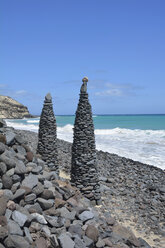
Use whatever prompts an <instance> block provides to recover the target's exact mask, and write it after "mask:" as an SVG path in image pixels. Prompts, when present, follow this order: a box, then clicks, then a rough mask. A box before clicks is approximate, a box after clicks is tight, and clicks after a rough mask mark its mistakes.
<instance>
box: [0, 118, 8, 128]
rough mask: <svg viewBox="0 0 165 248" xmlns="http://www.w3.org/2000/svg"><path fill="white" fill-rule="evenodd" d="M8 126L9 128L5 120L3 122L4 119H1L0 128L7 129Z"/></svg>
mask: <svg viewBox="0 0 165 248" xmlns="http://www.w3.org/2000/svg"><path fill="white" fill-rule="evenodd" d="M6 126H7V125H6V122H5V120H3V119H2V118H0V128H2V127H6Z"/></svg>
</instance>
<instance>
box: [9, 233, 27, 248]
mask: <svg viewBox="0 0 165 248" xmlns="http://www.w3.org/2000/svg"><path fill="white" fill-rule="evenodd" d="M5 246H6V248H13V247H17V248H30V245H29V243H28V242H27V241H26V240H25V239H24V238H23V237H20V236H18V235H10V236H8V237H7V239H5Z"/></svg>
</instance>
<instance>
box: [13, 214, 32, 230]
mask: <svg viewBox="0 0 165 248" xmlns="http://www.w3.org/2000/svg"><path fill="white" fill-rule="evenodd" d="M12 218H13V220H14V221H15V222H17V223H18V225H19V226H20V227H22V226H24V224H25V222H26V221H27V219H28V218H27V216H26V215H25V214H23V213H21V212H19V211H17V210H15V211H14V212H13V214H12Z"/></svg>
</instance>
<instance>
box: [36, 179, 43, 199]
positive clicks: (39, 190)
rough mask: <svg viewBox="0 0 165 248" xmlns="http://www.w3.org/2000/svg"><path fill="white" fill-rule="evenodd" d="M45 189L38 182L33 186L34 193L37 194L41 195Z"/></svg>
mask: <svg viewBox="0 0 165 248" xmlns="http://www.w3.org/2000/svg"><path fill="white" fill-rule="evenodd" d="M43 191H44V186H43V185H42V184H41V183H40V182H38V184H37V186H36V187H34V188H33V193H34V194H36V195H37V196H38V195H40V194H41V193H42V192H43Z"/></svg>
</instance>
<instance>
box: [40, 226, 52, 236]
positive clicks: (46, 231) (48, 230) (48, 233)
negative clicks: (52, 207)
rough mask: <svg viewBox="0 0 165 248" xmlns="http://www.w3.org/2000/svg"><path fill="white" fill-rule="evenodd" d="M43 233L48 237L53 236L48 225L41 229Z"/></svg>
mask: <svg viewBox="0 0 165 248" xmlns="http://www.w3.org/2000/svg"><path fill="white" fill-rule="evenodd" d="M41 232H44V233H45V234H46V235H47V236H48V237H50V235H51V232H50V229H49V227H48V226H46V225H45V226H43V227H42V228H41Z"/></svg>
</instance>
